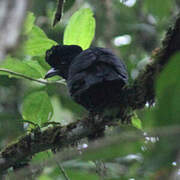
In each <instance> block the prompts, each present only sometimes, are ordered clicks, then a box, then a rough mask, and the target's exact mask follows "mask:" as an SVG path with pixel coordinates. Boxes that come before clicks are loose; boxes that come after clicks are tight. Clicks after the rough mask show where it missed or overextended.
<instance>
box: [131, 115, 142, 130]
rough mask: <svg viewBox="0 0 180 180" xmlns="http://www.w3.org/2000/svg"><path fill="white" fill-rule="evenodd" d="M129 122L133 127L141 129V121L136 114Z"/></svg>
mask: <svg viewBox="0 0 180 180" xmlns="http://www.w3.org/2000/svg"><path fill="white" fill-rule="evenodd" d="M131 122H132V125H133V126H134V127H135V128H137V129H141V130H142V123H141V120H140V119H139V118H138V116H137V114H135V115H134V116H133V117H132V119H131Z"/></svg>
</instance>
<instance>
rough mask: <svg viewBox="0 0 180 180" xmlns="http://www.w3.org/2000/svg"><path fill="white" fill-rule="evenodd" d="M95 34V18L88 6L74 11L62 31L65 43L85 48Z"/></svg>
mask: <svg viewBox="0 0 180 180" xmlns="http://www.w3.org/2000/svg"><path fill="white" fill-rule="evenodd" d="M94 34H95V19H94V17H93V12H92V11H91V9H89V8H85V9H81V10H79V11H77V12H76V13H74V14H73V15H72V17H71V18H70V21H69V23H68V25H67V27H66V29H65V32H64V40H63V42H64V44H65V45H72V44H73V45H79V46H81V47H82V49H83V50H84V49H87V48H89V46H90V45H91V42H92V40H93V38H94Z"/></svg>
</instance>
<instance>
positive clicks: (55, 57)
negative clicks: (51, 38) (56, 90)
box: [45, 45, 82, 79]
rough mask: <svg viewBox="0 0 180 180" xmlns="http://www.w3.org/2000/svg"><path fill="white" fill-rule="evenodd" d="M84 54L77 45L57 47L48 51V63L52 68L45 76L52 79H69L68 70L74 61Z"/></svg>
mask: <svg viewBox="0 0 180 180" xmlns="http://www.w3.org/2000/svg"><path fill="white" fill-rule="evenodd" d="M81 52H82V48H81V47H80V46H77V45H57V46H53V47H52V48H51V49H49V50H47V51H46V58H45V59H46V62H47V63H48V64H49V65H50V66H51V67H52V68H51V69H50V70H49V71H48V72H47V73H46V75H45V79H46V78H50V77H52V76H55V75H59V76H62V77H63V78H64V79H67V78H68V70H69V66H70V64H71V62H72V61H73V59H74V58H75V57H76V56H77V55H79V54H80V53H81Z"/></svg>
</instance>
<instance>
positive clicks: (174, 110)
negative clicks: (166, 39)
mask: <svg viewBox="0 0 180 180" xmlns="http://www.w3.org/2000/svg"><path fill="white" fill-rule="evenodd" d="M179 59H180V53H177V54H176V55H174V56H173V57H171V59H170V60H169V63H168V64H167V65H166V66H165V67H164V70H163V71H162V72H161V74H160V76H159V77H158V79H157V82H156V95H157V98H158V101H157V109H156V111H155V115H156V124H158V125H170V124H179V117H180V111H179V107H180V79H179V77H180V68H179V67H180V61H179Z"/></svg>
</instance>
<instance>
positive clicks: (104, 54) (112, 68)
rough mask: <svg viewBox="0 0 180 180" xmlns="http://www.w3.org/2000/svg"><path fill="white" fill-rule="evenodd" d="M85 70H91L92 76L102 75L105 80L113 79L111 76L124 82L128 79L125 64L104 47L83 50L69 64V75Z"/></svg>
mask: <svg viewBox="0 0 180 180" xmlns="http://www.w3.org/2000/svg"><path fill="white" fill-rule="evenodd" d="M85 70H87V71H88V72H91V71H92V73H94V76H96V75H97V76H98V77H100V76H104V77H106V80H113V78H115V79H118V78H119V79H121V80H122V81H124V82H127V80H128V74H127V70H126V66H125V64H124V63H123V62H122V61H121V60H120V59H119V58H118V57H117V56H116V55H114V54H113V53H112V52H111V51H110V50H109V49H106V48H97V47H96V48H90V49H88V50H85V51H83V52H82V53H81V54H80V55H78V56H77V57H76V58H75V59H74V60H73V62H72V64H71V65H70V68H69V77H73V76H74V75H76V74H77V73H79V72H82V71H85ZM98 79H99V78H98Z"/></svg>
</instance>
